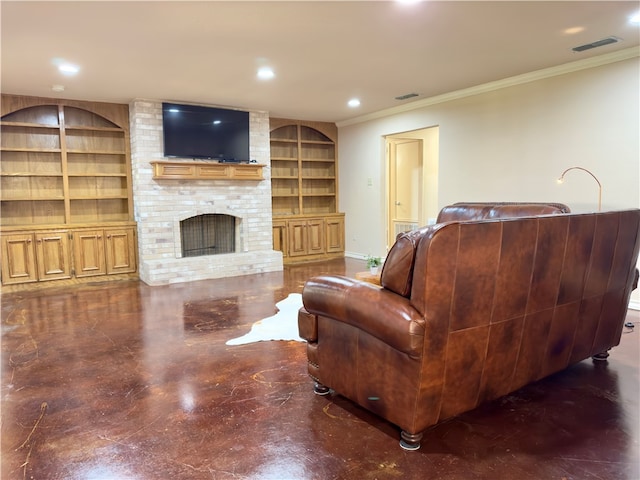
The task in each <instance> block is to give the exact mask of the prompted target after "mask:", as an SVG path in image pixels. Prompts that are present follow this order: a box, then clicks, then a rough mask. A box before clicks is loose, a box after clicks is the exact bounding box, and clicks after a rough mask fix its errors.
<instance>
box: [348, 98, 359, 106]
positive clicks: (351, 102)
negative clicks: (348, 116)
mask: <svg viewBox="0 0 640 480" xmlns="http://www.w3.org/2000/svg"><path fill="white" fill-rule="evenodd" d="M347 105H349V106H350V107H351V108H356V107H359V106H360V100H358V99H357V98H352V99H351V100H349V101H348V102H347Z"/></svg>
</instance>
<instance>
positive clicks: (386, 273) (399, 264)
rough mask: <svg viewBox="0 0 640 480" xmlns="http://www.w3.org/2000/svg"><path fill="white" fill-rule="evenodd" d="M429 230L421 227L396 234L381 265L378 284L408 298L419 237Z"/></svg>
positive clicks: (429, 228)
mask: <svg viewBox="0 0 640 480" xmlns="http://www.w3.org/2000/svg"><path fill="white" fill-rule="evenodd" d="M430 230H431V227H423V228H420V229H418V230H412V231H410V232H404V233H400V234H398V236H397V237H396V243H394V244H393V247H391V250H389V253H388V254H387V258H386V259H385V261H384V265H383V266H382V273H381V275H380V284H381V285H382V286H383V287H384V288H386V289H387V290H391V291H392V292H395V293H397V294H398V295H402V296H403V297H407V298H409V296H410V295H411V278H412V277H413V264H414V261H415V255H416V247H417V246H418V242H419V241H420V239H421V238H422V237H423V236H424V235H425V234H427V233H428V232H429V231H430Z"/></svg>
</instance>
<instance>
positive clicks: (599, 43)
mask: <svg viewBox="0 0 640 480" xmlns="http://www.w3.org/2000/svg"><path fill="white" fill-rule="evenodd" d="M619 41H620V39H619V38H617V37H607V38H603V39H602V40H598V41H596V42H593V43H587V44H585V45H580V46H579V47H573V48H572V49H571V50H573V51H574V52H584V51H585V50H591V49H592V48H598V47H604V46H605V45H610V44H612V43H617V42H619Z"/></svg>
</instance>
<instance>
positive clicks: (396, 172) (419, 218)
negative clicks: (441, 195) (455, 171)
mask: <svg viewBox="0 0 640 480" xmlns="http://www.w3.org/2000/svg"><path fill="white" fill-rule="evenodd" d="M438 138H439V127H430V128H424V129H420V130H413V131H409V132H402V133H397V134H393V135H387V136H386V137H385V144H386V154H387V162H386V163H387V165H386V166H387V192H386V193H387V196H386V198H387V201H386V205H387V209H386V210H387V250H388V249H389V248H391V246H392V245H393V244H394V243H395V239H396V237H397V235H398V234H399V233H402V232H405V231H408V230H415V229H417V228H419V227H422V226H424V225H428V224H429V223H433V221H435V218H436V216H437V215H438V156H439V152H438Z"/></svg>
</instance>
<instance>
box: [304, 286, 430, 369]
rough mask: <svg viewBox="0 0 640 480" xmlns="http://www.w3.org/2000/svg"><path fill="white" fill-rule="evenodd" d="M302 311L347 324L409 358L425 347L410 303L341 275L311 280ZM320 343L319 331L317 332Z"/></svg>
mask: <svg viewBox="0 0 640 480" xmlns="http://www.w3.org/2000/svg"><path fill="white" fill-rule="evenodd" d="M302 303H303V304H304V309H305V310H306V311H307V312H309V313H311V314H313V315H318V316H321V317H327V318H330V319H332V320H335V321H339V322H343V323H347V324H349V325H352V326H354V327H356V328H359V329H360V330H363V331H365V332H367V333H368V334H370V335H373V336H374V337H376V338H377V339H379V340H381V341H382V342H385V343H386V344H387V345H389V346H391V347H393V348H395V349H396V350H399V351H401V352H404V353H406V354H407V355H410V356H412V357H420V356H421V355H422V349H423V345H424V319H423V318H422V317H421V316H420V314H419V313H418V311H417V310H416V309H415V308H413V306H411V304H410V303H409V300H408V299H407V298H404V297H402V296H400V295H398V294H396V293H393V292H391V291H389V290H386V289H384V288H380V287H377V286H375V285H372V284H370V283H367V282H361V281H358V280H355V279H351V278H347V277H342V276H320V277H314V278H311V279H309V280H307V282H306V283H305V286H304V289H303V291H302ZM318 337H319V338H318V341H319V342H322V332H318Z"/></svg>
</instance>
